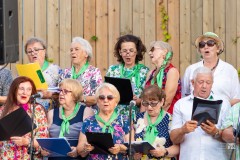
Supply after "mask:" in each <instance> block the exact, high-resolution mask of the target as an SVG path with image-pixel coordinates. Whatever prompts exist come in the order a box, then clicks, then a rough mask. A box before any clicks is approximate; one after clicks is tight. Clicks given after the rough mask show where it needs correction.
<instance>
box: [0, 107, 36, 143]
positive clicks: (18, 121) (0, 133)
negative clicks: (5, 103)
mask: <svg viewBox="0 0 240 160" xmlns="http://www.w3.org/2000/svg"><path fill="white" fill-rule="evenodd" d="M35 128H36V125H34V129H35ZM31 130H32V119H31V118H30V117H29V115H28V114H27V112H26V111H25V110H24V109H23V108H22V107H19V108H18V109H17V110H15V111H13V112H11V113H10V114H8V115H6V116H5V117H3V118H2V119H0V141H5V140H10V137H13V136H19V137H21V136H24V135H25V134H27V133H28V132H30V131H31Z"/></svg>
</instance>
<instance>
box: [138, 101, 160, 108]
mask: <svg viewBox="0 0 240 160" xmlns="http://www.w3.org/2000/svg"><path fill="white" fill-rule="evenodd" d="M158 103H159V101H158V102H147V101H142V105H143V106H144V107H148V106H149V105H150V106H151V107H156V106H157V104H158Z"/></svg>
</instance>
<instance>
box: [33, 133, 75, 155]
mask: <svg viewBox="0 0 240 160" xmlns="http://www.w3.org/2000/svg"><path fill="white" fill-rule="evenodd" d="M37 141H38V143H39V145H40V146H41V147H42V148H43V149H44V150H46V151H48V152H49V153H50V155H48V156H47V157H67V153H68V152H70V151H71V150H72V149H71V146H77V143H78V139H70V140H68V139H66V138H37ZM71 143H72V144H71Z"/></svg>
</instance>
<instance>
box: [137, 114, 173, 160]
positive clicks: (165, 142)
mask: <svg viewBox="0 0 240 160" xmlns="http://www.w3.org/2000/svg"><path fill="white" fill-rule="evenodd" d="M146 114H147V113H146V112H142V113H139V114H137V120H136V122H135V123H134V128H135V136H134V139H135V141H143V140H144V136H145V130H146V127H147V125H146V124H145V119H144V117H145V116H146ZM171 121H172V117H171V115H170V114H169V113H167V112H166V114H165V116H164V117H163V119H162V120H161V122H160V123H159V124H158V125H157V130H158V135H157V137H156V139H155V141H154V142H153V144H152V146H153V147H154V148H156V147H165V148H168V147H170V146H171V145H172V142H171V140H170V135H169V132H170V127H171ZM147 159H157V158H154V157H152V156H151V155H150V154H148V155H147V156H146V155H144V156H143V157H142V160H147ZM165 160H167V158H165Z"/></svg>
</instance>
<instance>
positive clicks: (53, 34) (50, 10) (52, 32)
mask: <svg viewBox="0 0 240 160" xmlns="http://www.w3.org/2000/svg"><path fill="white" fill-rule="evenodd" d="M59 15H60V9H59V3H58V0H51V1H47V17H48V18H47V39H46V40H47V46H48V49H47V53H48V56H49V58H50V59H53V63H54V64H60V27H59V25H60V21H59V20H60V19H59Z"/></svg>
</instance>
